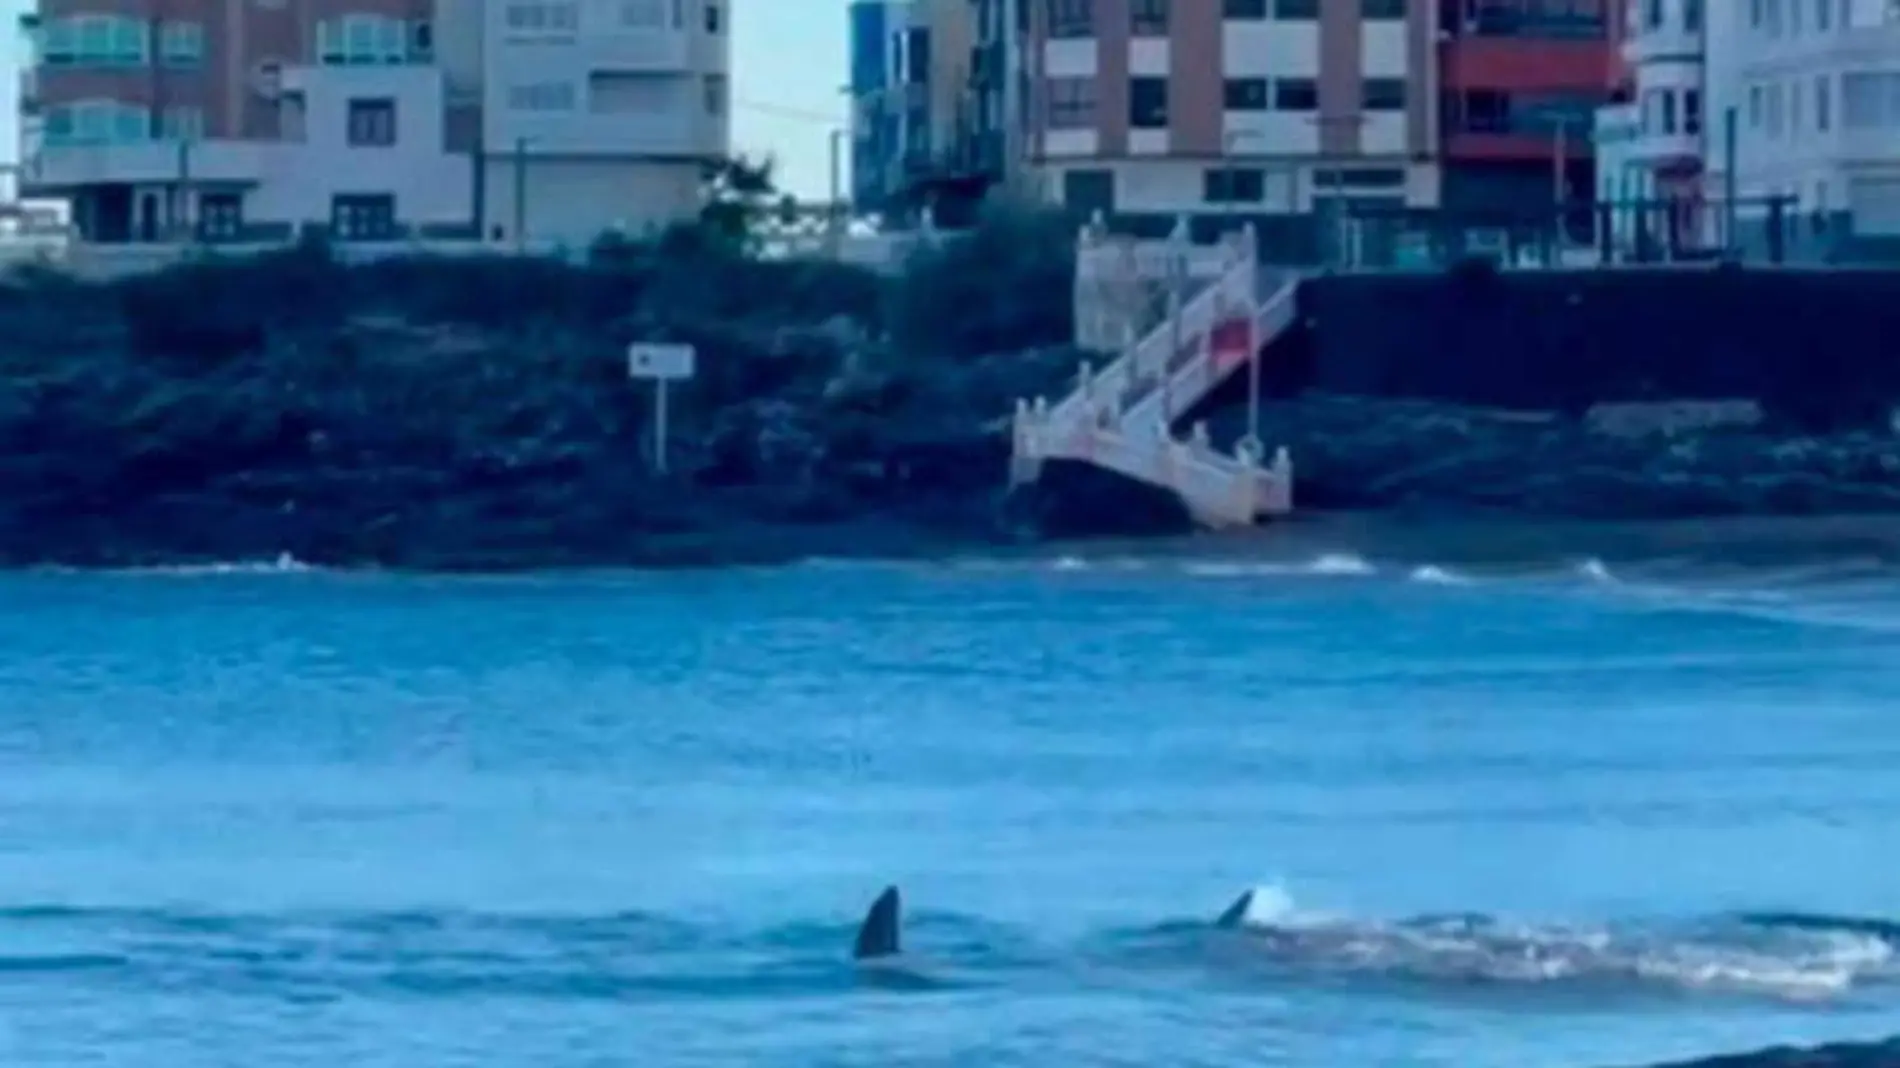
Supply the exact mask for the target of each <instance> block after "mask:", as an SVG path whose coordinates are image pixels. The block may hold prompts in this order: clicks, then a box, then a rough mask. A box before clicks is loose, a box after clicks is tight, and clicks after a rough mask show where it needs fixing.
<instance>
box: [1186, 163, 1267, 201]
mask: <svg viewBox="0 0 1900 1068" xmlns="http://www.w3.org/2000/svg"><path fill="white" fill-rule="evenodd" d="M1266 198H1267V177H1266V172H1264V171H1262V170H1261V169H1260V168H1258V167H1210V168H1208V169H1207V170H1206V171H1205V172H1203V173H1202V175H1201V199H1202V200H1205V201H1207V202H1208V203H1209V204H1258V203H1260V202H1261V201H1263V200H1265V199H1266Z"/></svg>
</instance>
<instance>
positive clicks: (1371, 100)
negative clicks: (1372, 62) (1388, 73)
mask: <svg viewBox="0 0 1900 1068" xmlns="http://www.w3.org/2000/svg"><path fill="white" fill-rule="evenodd" d="M1359 91H1360V95H1361V98H1362V99H1363V100H1364V101H1365V109H1366V110H1367V111H1404V110H1405V79H1404V78H1367V79H1366V80H1365V82H1364V84H1363V85H1361V86H1360V90H1359Z"/></svg>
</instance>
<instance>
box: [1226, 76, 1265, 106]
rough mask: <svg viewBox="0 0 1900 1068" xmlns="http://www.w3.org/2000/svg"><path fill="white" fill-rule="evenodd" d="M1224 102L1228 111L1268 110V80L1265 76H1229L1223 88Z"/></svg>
mask: <svg viewBox="0 0 1900 1068" xmlns="http://www.w3.org/2000/svg"><path fill="white" fill-rule="evenodd" d="M1221 96H1222V103H1223V104H1224V105H1225V107H1226V108H1227V110H1228V111H1265V110H1267V80H1266V79H1265V78H1229V79H1227V82H1226V84H1225V85H1224V86H1223V87H1222V90H1221Z"/></svg>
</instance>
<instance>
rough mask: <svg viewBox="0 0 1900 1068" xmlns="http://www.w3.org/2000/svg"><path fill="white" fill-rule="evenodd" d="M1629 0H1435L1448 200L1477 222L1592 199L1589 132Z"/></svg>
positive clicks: (1604, 94)
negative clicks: (1618, 21)
mask: <svg viewBox="0 0 1900 1068" xmlns="http://www.w3.org/2000/svg"><path fill="white" fill-rule="evenodd" d="M1626 2H1628V0H1439V2H1438V3H1437V5H1436V7H1437V9H1438V10H1437V17H1438V19H1439V33H1438V38H1439V41H1440V44H1439V65H1440V70H1439V86H1440V88H1439V92H1440V95H1441V97H1442V101H1443V124H1444V125H1443V145H1442V149H1443V162H1444V200H1443V205H1444V207H1445V208H1446V210H1447V211H1449V212H1452V213H1455V214H1458V215H1461V216H1466V217H1470V218H1474V219H1476V218H1481V217H1484V216H1486V215H1495V216H1496V217H1497V218H1498V219H1499V221H1501V222H1508V221H1509V220H1510V219H1512V218H1513V217H1520V218H1527V219H1533V220H1538V221H1541V220H1544V219H1547V218H1548V217H1550V215H1551V214H1552V211H1553V209H1554V207H1555V205H1556V204H1558V203H1560V202H1561V203H1571V202H1583V201H1588V200H1589V199H1590V198H1591V195H1592V193H1593V189H1594V185H1595V171H1594V167H1593V166H1592V160H1593V154H1592V150H1591V140H1592V137H1591V135H1592V128H1593V125H1594V121H1595V115H1596V109H1597V108H1598V107H1600V106H1602V105H1603V104H1604V103H1605V102H1606V101H1607V100H1608V99H1609V97H1610V92H1611V87H1612V86H1613V85H1614V83H1615V82H1616V80H1617V76H1616V70H1615V68H1616V66H1617V61H1616V56H1615V47H1614V44H1613V41H1612V35H1613V30H1614V25H1615V22H1614V16H1613V14H1612V13H1613V11H1615V9H1616V8H1618V7H1619V6H1620V5H1622V4H1624V3H1626Z"/></svg>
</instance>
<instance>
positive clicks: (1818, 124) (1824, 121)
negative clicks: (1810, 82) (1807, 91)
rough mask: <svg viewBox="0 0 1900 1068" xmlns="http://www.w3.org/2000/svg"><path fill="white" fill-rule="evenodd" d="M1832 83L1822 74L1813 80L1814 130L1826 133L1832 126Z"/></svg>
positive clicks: (1830, 79) (1831, 80)
mask: <svg viewBox="0 0 1900 1068" xmlns="http://www.w3.org/2000/svg"><path fill="white" fill-rule="evenodd" d="M1833 89H1834V81H1833V79H1832V78H1830V77H1828V76H1827V75H1825V74H1823V75H1821V76H1820V77H1818V78H1816V79H1814V128H1815V129H1817V130H1819V131H1821V132H1822V133H1826V132H1827V131H1828V129H1829V128H1830V127H1832V126H1833V125H1834V115H1833V110H1834V93H1833Z"/></svg>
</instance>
